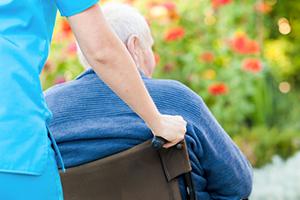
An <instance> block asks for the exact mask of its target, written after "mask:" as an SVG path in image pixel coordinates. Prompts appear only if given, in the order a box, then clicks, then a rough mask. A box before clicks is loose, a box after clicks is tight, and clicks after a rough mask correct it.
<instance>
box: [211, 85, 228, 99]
mask: <svg viewBox="0 0 300 200" xmlns="http://www.w3.org/2000/svg"><path fill="white" fill-rule="evenodd" d="M228 91H229V89H228V87H227V85H226V84H225V83H214V84H211V85H210V86H209V87H208V92H209V93H210V94H211V95H214V96H218V95H225V94H227V93H228Z"/></svg>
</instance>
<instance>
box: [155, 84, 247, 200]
mask: <svg viewBox="0 0 300 200" xmlns="http://www.w3.org/2000/svg"><path fill="white" fill-rule="evenodd" d="M172 85H173V88H172V89H170V88H169V89H166V90H165V91H164V99H166V100H165V101H163V103H162V104H168V106H169V109H168V113H169V114H180V115H182V116H183V117H184V118H185V119H186V120H187V122H188V127H187V135H186V141H187V145H188V151H189V156H190V160H191V164H192V168H193V170H192V178H193V181H194V185H195V190H196V196H198V197H203V198H202V199H223V200H224V199H228V200H229V199H230V200H234V199H242V198H246V197H248V196H249V195H250V193H251V190H252V167H251V165H250V163H249V161H248V160H247V159H246V157H245V156H244V155H243V154H242V152H241V151H240V150H239V148H238V147H237V146H236V145H235V143H234V142H233V141H232V140H231V138H230V137H229V135H228V134H227V133H226V132H225V131H224V129H223V128H222V127H221V126H220V124H219V123H218V122H217V120H216V119H215V118H214V116H213V115H212V114H211V112H210V111H209V109H208V108H207V106H206V105H205V103H204V102H203V100H202V99H201V97H199V96H198V95H197V94H196V93H194V92H193V91H191V90H190V89H189V88H187V87H186V86H184V85H182V84H181V83H179V82H175V83H172ZM174 85H175V86H174ZM170 91H171V92H170ZM158 104H159V103H158ZM161 106H162V107H167V105H161ZM171 111H175V112H174V113H171ZM224 112H226V108H224ZM202 187H205V188H202ZM197 193H198V194H197Z"/></svg>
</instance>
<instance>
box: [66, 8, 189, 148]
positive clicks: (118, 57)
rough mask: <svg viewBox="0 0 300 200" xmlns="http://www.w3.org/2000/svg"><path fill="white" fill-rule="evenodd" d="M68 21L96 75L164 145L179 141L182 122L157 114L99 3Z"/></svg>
mask: <svg viewBox="0 0 300 200" xmlns="http://www.w3.org/2000/svg"><path fill="white" fill-rule="evenodd" d="M68 20H69V22H70V25H71V27H72V30H73V32H74V34H75V37H76V39H77V41H78V43H79V46H80V48H81V50H82V52H83V54H84V56H85V57H86V58H87V61H88V62H89V64H90V65H91V66H92V67H93V69H94V70H95V72H96V73H97V74H98V76H99V77H101V79H102V80H103V81H104V82H105V83H106V84H107V85H108V86H109V87H110V88H111V89H112V90H113V91H114V92H115V93H116V94H117V95H118V96H119V97H120V98H121V99H123V100H124V101H125V102H126V103H127V104H128V105H129V106H130V107H131V108H132V109H133V110H134V111H135V112H136V113H137V114H138V115H139V116H140V117H141V118H142V119H143V120H144V121H145V122H146V123H147V125H148V126H149V128H150V129H151V130H152V132H153V133H154V134H155V135H159V136H162V137H164V138H165V139H167V140H169V141H171V142H170V143H168V144H166V145H165V147H170V146H173V145H174V144H176V143H178V142H179V141H181V140H182V139H183V138H184V134H185V132H186V122H185V121H184V120H183V118H182V117H181V116H168V115H162V114H160V113H159V111H158V110H157V108H156V106H155V104H154V103H153V101H152V99H151V97H150V95H149V93H148V92H147V90H146V88H145V86H144V84H143V82H142V80H141V78H140V76H139V73H138V71H137V68H136V67H135V64H134V62H133V60H132V59H131V57H130V55H129V53H128V51H127V50H126V48H125V46H124V45H123V43H122V42H121V41H120V40H119V39H118V37H117V36H116V35H115V34H114V33H113V32H112V30H111V29H110V27H109V25H108V24H107V23H106V21H105V18H104V16H103V14H102V12H101V9H100V8H99V6H98V5H94V6H92V7H90V8H89V9H87V10H85V11H83V12H81V13H79V14H76V15H73V16H71V17H69V18H68ZM99 92H101V91H99Z"/></svg>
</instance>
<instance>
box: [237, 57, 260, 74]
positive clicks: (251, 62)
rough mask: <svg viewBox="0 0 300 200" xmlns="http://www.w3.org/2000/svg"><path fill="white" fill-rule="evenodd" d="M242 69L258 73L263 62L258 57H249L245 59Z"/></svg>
mask: <svg viewBox="0 0 300 200" xmlns="http://www.w3.org/2000/svg"><path fill="white" fill-rule="evenodd" d="M242 69H243V70H245V71H247V72H251V73H254V74H256V73H258V72H260V71H261V70H262V64H261V62H260V60H258V59H256V58H247V59H245V60H244V61H243V64H242Z"/></svg>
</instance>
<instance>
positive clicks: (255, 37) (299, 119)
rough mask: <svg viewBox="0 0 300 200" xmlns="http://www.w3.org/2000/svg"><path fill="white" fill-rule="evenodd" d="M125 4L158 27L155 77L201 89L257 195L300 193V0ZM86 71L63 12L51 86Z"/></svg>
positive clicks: (49, 66) (47, 79)
mask: <svg viewBox="0 0 300 200" xmlns="http://www.w3.org/2000/svg"><path fill="white" fill-rule="evenodd" d="M105 2H111V1H104V0H103V1H102V2H101V3H105ZM118 2H126V3H130V4H132V5H134V6H135V7H137V8H138V9H139V10H140V11H141V12H142V13H143V14H144V15H145V17H146V18H147V20H148V22H149V24H150V26H151V29H152V34H153V37H154V40H155V45H154V51H155V56H156V61H157V69H156V73H155V75H154V78H167V79H176V80H179V81H181V82H183V83H184V84H186V85H187V86H189V87H190V88H191V89H193V90H194V91H195V92H196V93H198V94H199V95H200V96H201V97H202V98H203V99H204V101H205V102H206V103H207V105H208V106H209V108H210V109H211V111H212V113H213V114H214V115H215V117H216V118H217V120H218V121H219V122H220V124H221V125H222V126H223V127H224V129H225V130H226V131H227V132H228V134H229V135H230V136H231V137H232V138H233V140H234V141H235V142H236V143H237V145H238V146H239V147H240V148H241V149H242V151H243V152H244V153H245V155H246V156H247V157H248V159H249V160H250V162H251V163H252V165H253V166H254V167H255V168H256V169H255V173H254V176H255V180H254V191H253V197H252V198H251V199H264V200H266V199H272V200H274V199H280V200H282V199H300V192H297V191H300V174H299V173H300V169H299V168H300V154H297V152H298V151H299V150H300V104H299V102H300V55H299V51H300V14H299V13H300V1H287V0H176V1H168V0H127V1H126V0H123V1H121V0H119V1H118ZM83 70H84V69H83V67H82V66H81V65H80V64H79V61H78V59H77V55H76V44H75V41H74V36H73V35H72V32H71V29H70V27H69V25H68V23H67V21H66V20H65V19H64V18H61V17H59V18H58V23H57V25H56V27H55V34H54V36H53V43H52V49H51V54H50V57H49V59H48V61H47V63H46V66H45V68H44V70H43V73H42V75H41V79H42V83H43V88H44V89H47V88H48V87H51V86H52V85H54V84H59V83H62V82H65V81H69V80H72V79H74V78H75V77H76V76H77V75H79V74H80V73H81V72H82V71H83ZM298 166H299V168H298ZM287 176H290V177H291V178H290V179H288V178H287ZM277 182H278V183H277ZM272 184H273V185H272ZM262 187H263V188H262ZM276 191H277V192H276Z"/></svg>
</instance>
